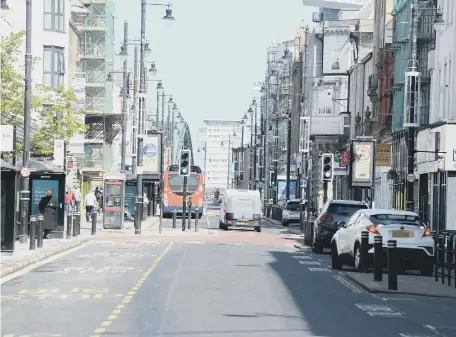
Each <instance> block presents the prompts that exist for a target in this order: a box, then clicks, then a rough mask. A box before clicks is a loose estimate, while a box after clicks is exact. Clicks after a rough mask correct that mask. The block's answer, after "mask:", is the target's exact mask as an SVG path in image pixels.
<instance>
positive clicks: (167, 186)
mask: <svg viewBox="0 0 456 337" xmlns="http://www.w3.org/2000/svg"><path fill="white" fill-rule="evenodd" d="M163 183H164V184H163V185H164V186H163V217H170V216H172V214H173V212H176V213H177V214H178V215H182V197H183V194H184V193H183V188H184V177H183V176H180V175H179V165H171V166H169V167H168V170H167V171H165V174H164V177H163ZM189 197H190V198H191V201H192V214H194V213H195V212H196V210H197V209H198V210H199V215H200V218H201V216H202V215H203V200H204V174H203V171H202V170H201V168H200V167H199V166H191V168H190V175H189V176H188V177H187V198H189Z"/></svg>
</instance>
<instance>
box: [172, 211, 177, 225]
mask: <svg viewBox="0 0 456 337" xmlns="http://www.w3.org/2000/svg"><path fill="white" fill-rule="evenodd" d="M176 220H177V219H176V211H175V210H174V211H173V228H176Z"/></svg>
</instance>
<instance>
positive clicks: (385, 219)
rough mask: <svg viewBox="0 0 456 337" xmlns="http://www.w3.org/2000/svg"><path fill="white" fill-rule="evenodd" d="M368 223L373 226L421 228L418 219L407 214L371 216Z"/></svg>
mask: <svg viewBox="0 0 456 337" xmlns="http://www.w3.org/2000/svg"><path fill="white" fill-rule="evenodd" d="M370 221H372V223H373V224H374V225H384V226H387V225H411V226H421V222H420V217H418V216H415V215H407V214H377V215H371V217H370Z"/></svg>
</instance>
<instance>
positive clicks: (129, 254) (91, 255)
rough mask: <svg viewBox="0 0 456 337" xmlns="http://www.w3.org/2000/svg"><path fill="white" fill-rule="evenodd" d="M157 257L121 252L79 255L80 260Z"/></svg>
mask: <svg viewBox="0 0 456 337" xmlns="http://www.w3.org/2000/svg"><path fill="white" fill-rule="evenodd" d="M153 256H157V255H155V254H150V253H131V252H125V253H119V252H100V253H93V254H82V255H79V256H78V257H79V258H91V257H153Z"/></svg>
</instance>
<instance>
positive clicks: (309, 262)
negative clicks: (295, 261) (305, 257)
mask: <svg viewBox="0 0 456 337" xmlns="http://www.w3.org/2000/svg"><path fill="white" fill-rule="evenodd" d="M299 263H300V264H306V265H309V264H311V265H314V266H321V263H320V262H317V261H299Z"/></svg>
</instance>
